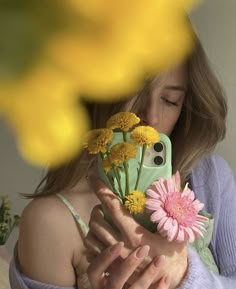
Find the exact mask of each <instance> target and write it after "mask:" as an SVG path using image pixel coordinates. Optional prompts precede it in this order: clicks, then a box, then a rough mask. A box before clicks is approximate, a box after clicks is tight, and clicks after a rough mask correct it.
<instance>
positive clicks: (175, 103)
mask: <svg viewBox="0 0 236 289" xmlns="http://www.w3.org/2000/svg"><path fill="white" fill-rule="evenodd" d="M161 99H162V100H163V101H164V102H165V103H166V104H167V105H174V106H178V103H177V102H176V101H172V100H170V99H168V98H166V97H164V96H162V97H161Z"/></svg>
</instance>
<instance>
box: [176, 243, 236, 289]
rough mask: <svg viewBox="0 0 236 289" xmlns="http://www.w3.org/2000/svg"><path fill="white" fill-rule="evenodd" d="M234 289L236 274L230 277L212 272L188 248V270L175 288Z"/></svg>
mask: <svg viewBox="0 0 236 289" xmlns="http://www.w3.org/2000/svg"><path fill="white" fill-rule="evenodd" d="M202 288H206V289H235V288H236V274H234V275H233V276H231V277H225V276H220V275H217V274H214V273H212V272H210V271H208V269H207V268H206V267H205V265H204V264H203V263H202V261H201V260H200V258H199V256H198V254H197V253H196V252H195V251H194V249H191V248H189V250H188V272H187V275H186V277H185V279H184V280H183V281H182V283H181V284H180V286H179V287H178V288H176V289H202Z"/></svg>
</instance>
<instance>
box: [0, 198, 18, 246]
mask: <svg viewBox="0 0 236 289" xmlns="http://www.w3.org/2000/svg"><path fill="white" fill-rule="evenodd" d="M1 199H2V203H1V207H0V245H4V244H5V243H6V242H7V239H8V238H9V236H10V234H11V232H12V230H13V229H14V228H15V227H17V226H18V225H19V221H20V216H18V215H14V217H13V218H12V216H11V208H10V203H9V199H8V197H7V196H3V197H1Z"/></svg>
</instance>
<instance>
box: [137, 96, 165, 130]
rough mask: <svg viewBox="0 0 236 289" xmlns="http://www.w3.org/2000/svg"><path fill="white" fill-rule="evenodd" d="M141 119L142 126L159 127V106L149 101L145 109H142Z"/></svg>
mask: <svg viewBox="0 0 236 289" xmlns="http://www.w3.org/2000/svg"><path fill="white" fill-rule="evenodd" d="M139 117H140V119H141V124H142V125H150V126H153V127H157V126H158V124H159V122H160V112H159V109H158V105H157V104H156V103H152V102H151V101H149V102H148V103H146V104H145V107H143V108H142V110H141V112H140V114H139Z"/></svg>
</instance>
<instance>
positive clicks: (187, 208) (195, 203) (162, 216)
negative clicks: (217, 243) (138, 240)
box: [146, 172, 208, 243]
mask: <svg viewBox="0 0 236 289" xmlns="http://www.w3.org/2000/svg"><path fill="white" fill-rule="evenodd" d="M146 193H147V195H148V197H147V201H146V208H147V209H148V210H150V211H154V213H152V215H151V221H152V222H154V223H158V225H157V230H158V231H159V233H160V234H161V235H162V236H163V237H167V239H168V241H174V240H176V241H179V242H183V241H189V242H190V243H192V242H194V240H195V238H196V237H197V236H199V235H201V236H203V232H204V231H205V228H204V222H207V221H208V218H206V217H204V216H201V215H199V214H198V213H199V211H200V210H201V209H202V208H203V206H204V204H203V203H201V202H200V201H199V200H197V199H195V195H194V192H193V191H192V190H190V189H189V188H188V184H187V185H186V186H185V188H184V190H183V191H182V190H181V181H180V175H179V172H177V173H176V174H175V175H173V176H172V178H171V179H168V180H164V179H160V180H158V181H156V182H154V183H153V184H152V186H151V187H150V188H149V189H148V190H147V191H146Z"/></svg>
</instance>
